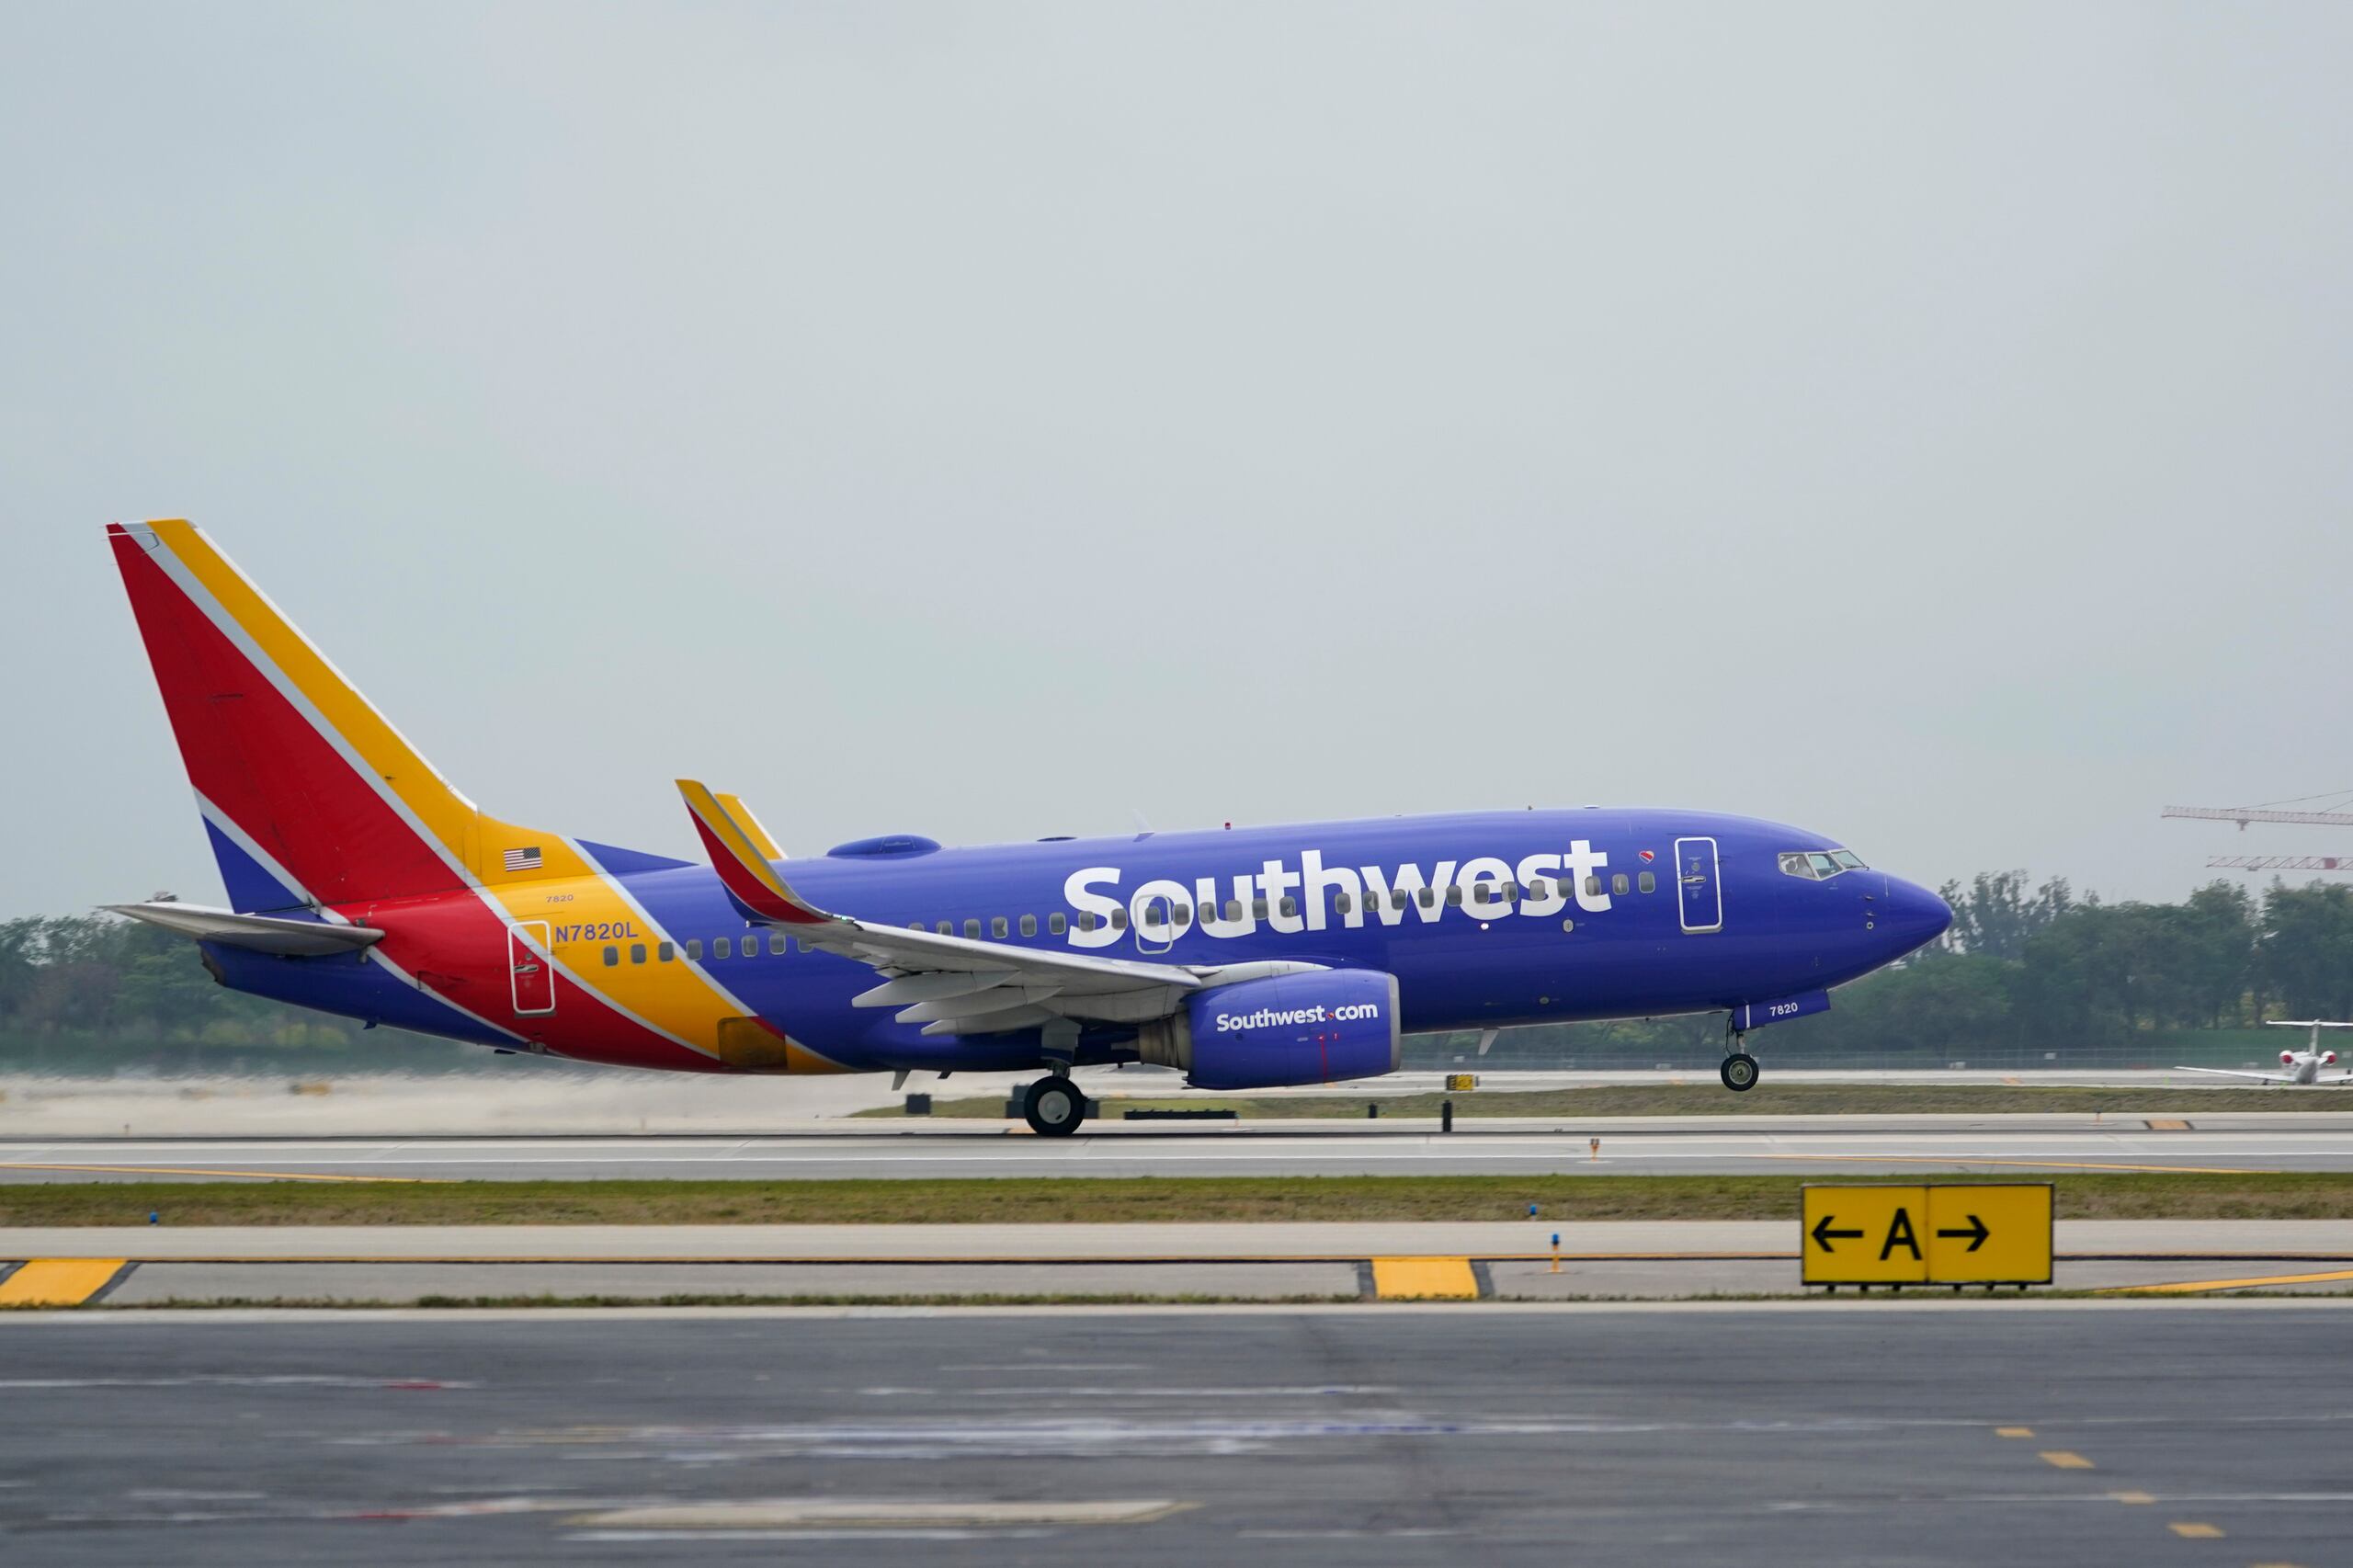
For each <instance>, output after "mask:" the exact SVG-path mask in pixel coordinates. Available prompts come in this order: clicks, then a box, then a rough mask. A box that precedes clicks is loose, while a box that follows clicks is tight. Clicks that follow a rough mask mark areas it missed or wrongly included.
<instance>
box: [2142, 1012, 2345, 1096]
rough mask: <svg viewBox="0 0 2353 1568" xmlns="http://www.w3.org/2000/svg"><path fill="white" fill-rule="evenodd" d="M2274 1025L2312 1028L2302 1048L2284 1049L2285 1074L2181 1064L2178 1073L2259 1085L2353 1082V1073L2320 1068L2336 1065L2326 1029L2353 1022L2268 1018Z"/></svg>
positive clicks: (2282, 1054) (2280, 1058)
mask: <svg viewBox="0 0 2353 1568" xmlns="http://www.w3.org/2000/svg"><path fill="white" fill-rule="evenodd" d="M2264 1021H2265V1022H2266V1023H2268V1024H2269V1025H2270V1026H2271V1027H2272V1028H2280V1029H2310V1030H2311V1031H2312V1035H2311V1037H2310V1038H2309V1039H2308V1040H2306V1041H2305V1042H2304V1043H2305V1045H2306V1047H2307V1049H2305V1050H2302V1051H2281V1052H2280V1053H2279V1065H2280V1066H2282V1067H2285V1068H2286V1069H2288V1071H2286V1072H2285V1073H2247V1072H2242V1071H2240V1070H2239V1069H2237V1068H2234V1067H2177V1068H2175V1069H2174V1071H2175V1072H2177V1073H2210V1074H2213V1075H2214V1076H2215V1077H2218V1078H2252V1079H2254V1080H2255V1081H2256V1083H2258V1084H2353V1073H2339V1074H2336V1076H2335V1077H2334V1078H2324V1077H2322V1076H2321V1075H2320V1070H2321V1069H2322V1068H2324V1067H2334V1066H2336V1052H2335V1051H2323V1050H2322V1049H2321V1048H2320V1031H2321V1030H2323V1029H2353V1023H2347V1024H2333V1023H2328V1022H2325V1021H2324V1020H2323V1019H2320V1018H2267V1019H2265V1020H2264Z"/></svg>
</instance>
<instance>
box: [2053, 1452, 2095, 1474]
mask: <svg viewBox="0 0 2353 1568" xmlns="http://www.w3.org/2000/svg"><path fill="white" fill-rule="evenodd" d="M2039 1457H2040V1459H2041V1460H2042V1462H2043V1463H2045V1464H2047V1465H2055V1466H2056V1467H2058V1468H2059V1469H2061V1470H2097V1469H2098V1468H2099V1467H2098V1466H2097V1465H2095V1464H2093V1463H2092V1461H2091V1460H2087V1459H2086V1458H2084V1456H2083V1455H2081V1454H2079V1453H2076V1452H2075V1451H2074V1450H2073V1449H2043V1450H2042V1452H2041V1454H2040V1456H2039Z"/></svg>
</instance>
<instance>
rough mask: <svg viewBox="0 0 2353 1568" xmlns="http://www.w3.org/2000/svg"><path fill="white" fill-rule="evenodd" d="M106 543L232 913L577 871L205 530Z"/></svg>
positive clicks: (147, 530) (124, 529) (144, 533)
mask: <svg viewBox="0 0 2353 1568" xmlns="http://www.w3.org/2000/svg"><path fill="white" fill-rule="evenodd" d="M107 535H108V544H109V545H111V546H112V548H113V550H114V556H115V563H116V565H117V566H118V567H119V568H120V570H121V572H122V581H123V586H124V587H125V588H126V589H127V590H128V591H129V592H130V595H131V612H132V614H133V615H134V616H136V617H137V619H138V621H139V631H140V635H141V636H142V638H143V639H144V640H145V642H146V644H147V657H148V661H149V662H150V663H151V664H152V665H153V666H154V671H155V684H156V686H157V687H159V688H160V689H161V690H162V693H163V698H164V708H165V712H166V713H167V714H169V715H170V718H171V722H172V733H173V734H174V735H175V737H176V738H177V740H178V742H179V748H180V757H181V760H182V761H183V762H185V763H186V764H187V766H188V782H189V783H191V784H193V785H194V786H195V787H196V796H197V804H198V807H199V810H201V811H202V812H203V813H204V823H205V829H206V831H207V833H208V834H209V835H210V837H211V840H212V851H213V856H214V858H216V859H217V860H218V861H219V862H220V865H221V876H222V881H224V882H226V883H227V884H228V891H229V903H230V905H231V907H232V908H233V909H234V910H236V911H239V912H244V913H250V912H253V911H257V910H270V909H290V908H295V907H298V906H301V905H303V904H310V903H328V904H347V903H361V902H366V901H370V900H381V899H391V898H399V897H404V896H409V895H414V894H420V893H434V892H452V891H455V890H458V889H461V888H466V887H475V886H483V885H488V884H494V883H498V882H506V881H531V880H535V879H538V878H542V877H560V876H566V875H581V874H585V862H584V861H583V859H582V857H581V852H580V851H579V850H578V849H577V848H576V847H575V846H573V845H572V844H571V843H570V841H568V840H566V839H564V838H563V837H562V836H560V835H555V834H551V833H543V832H540V831H538V830H535V829H531V828H526V827H519V826H517V825H516V824H511V823H504V822H500V821H499V820H497V819H496V818H494V817H491V816H487V815H485V814H483V812H481V811H480V810H478V809H477V808H476V807H475V805H474V803H473V802H472V801H469V800H467V799H466V798H465V796H463V795H461V794H460V793H459V792H458V791H457V790H454V789H452V788H451V787H450V785H449V782H448V780H446V779H444V778H442V777H441V775H440V774H438V773H437V772H435V771H434V769H433V767H432V765H431V764H429V763H427V762H426V760H425V758H424V757H423V756H419V755H418V754H417V752H416V749H415V747H414V746H412V745H410V744H409V743H408V741H407V740H406V739H405V738H404V736H403V735H402V734H401V733H400V732H399V731H398V730H396V729H394V728H393V727H392V725H391V724H390V723H389V722H386V720H385V718H384V716H383V715H382V714H381V713H379V712H377V711H376V710H375V709H374V708H373V707H372V706H370V705H369V701H368V699H366V698H364V697H362V696H361V695H360V694H359V692H358V688H357V687H354V686H353V685H352V684H351V682H350V681H349V680H348V679H347V678H346V677H345V676H344V675H343V673H342V672H341V671H340V670H337V669H336V668H335V665H332V664H331V663H329V662H328V661H327V659H326V656H325V655H324V654H323V653H320V652H319V651H318V649H317V648H316V647H314V646H313V644H312V643H311V642H310V640H309V639H307V638H305V637H304V636H303V635H302V634H301V632H300V631H296V630H295V628H294V626H293V624H292V622H290V621H289V620H288V619H286V617H285V615H284V614H283V613H281V612H280V611H279V610H278V607H277V606H276V605H273V604H272V603H270V601H269V599H268V598H267V596H265V595H264V594H263V593H262V592H261V590H260V589H258V588H256V586H255V585H253V583H252V582H251V581H250V580H249V579H248V578H246V576H245V575H244V573H242V572H240V571H238V570H237V568H236V567H235V566H234V565H233V564H232V563H231V562H230V561H229V558H228V557H227V556H226V555H223V554H222V552H221V551H220V550H219V548H218V547H216V546H215V545H214V544H213V543H212V541H211V540H210V539H208V538H206V537H205V535H204V533H203V531H202V530H201V529H199V528H196V527H195V526H194V525H192V524H190V523H188V522H185V521H181V520H177V519H171V520H164V521H156V522H146V523H115V524H111V525H109V526H108V529H107Z"/></svg>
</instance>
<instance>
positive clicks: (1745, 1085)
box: [1718, 1051, 1757, 1095]
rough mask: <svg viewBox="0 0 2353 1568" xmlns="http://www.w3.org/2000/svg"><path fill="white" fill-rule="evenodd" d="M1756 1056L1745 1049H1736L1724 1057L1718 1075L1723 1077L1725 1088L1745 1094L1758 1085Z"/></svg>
mask: <svg viewBox="0 0 2353 1568" xmlns="http://www.w3.org/2000/svg"><path fill="white" fill-rule="evenodd" d="M1756 1073H1757V1067H1756V1058H1755V1057H1754V1056H1751V1055H1749V1054H1748V1052H1746V1051H1733V1053H1732V1054H1731V1055H1730V1056H1727V1057H1725V1058H1724V1064H1723V1066H1722V1068H1721V1069H1720V1070H1719V1074H1718V1075H1719V1076H1721V1077H1722V1079H1723V1081H1724V1087H1725V1088H1727V1089H1730V1090H1731V1091H1732V1092H1733V1094H1736V1095H1745V1094H1746V1093H1747V1092H1748V1091H1749V1090H1751V1089H1753V1088H1755V1087H1756Z"/></svg>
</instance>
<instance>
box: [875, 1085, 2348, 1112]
mask: <svg viewBox="0 0 2353 1568" xmlns="http://www.w3.org/2000/svg"><path fill="white" fill-rule="evenodd" d="M1502 1076H1503V1075H1502V1074H1497V1075H1496V1077H1498V1078H1500V1077H1502ZM1506 1081H1507V1080H1506ZM1489 1082H1490V1083H1491V1084H1492V1083H1494V1082H1495V1078H1491V1079H1490V1080H1489ZM1449 1099H1450V1100H1452V1101H1453V1102H1454V1114H1455V1115H1456V1116H1457V1117H1461V1118H1470V1117H1480V1116H1536V1117H1542V1116H1557V1117H1571V1118H1574V1117H1595V1116H1725V1117H1741V1116H1891V1115H1901V1114H1905V1113H1912V1114H1927V1115H1949V1116H1967V1115H1973V1114H1980V1113H1982V1114H1986V1115H2009V1114H2015V1113H2018V1112H2021V1111H2042V1112H2049V1113H2064V1112H2080V1113H2082V1114H2084V1115H2090V1114H2091V1113H2092V1112H2094V1111H2099V1112H2104V1113H2106V1114H2108V1115H2110V1116H2118V1117H2122V1116H2130V1115H2133V1114H2136V1113H2154V1114H2158V1115H2164V1116H2195V1115H2197V1114H2199V1113H2200V1112H2203V1113H2205V1114H2207V1115H2209V1116H2211V1115H2215V1114H2217V1113H2220V1112H2223V1111H2245V1110H2263V1111H2298V1112H2303V1113H2308V1114H2317V1115H2330V1114H2335V1115H2340V1116H2342V1115H2353V1094H2337V1093H2334V1092H2331V1091H2329V1090H2325V1089H2305V1090H2302V1091H2299V1090H2296V1089H2293V1088H2274V1089H2261V1088H2245V1089H2203V1088H2167V1087H2164V1086H2161V1085H2148V1086H2146V1087H2143V1086H2141V1085H2118V1086H2117V1087H2115V1088H2099V1087H2087V1086H2086V1087H2065V1086H2060V1085H2052V1086H2048V1087H2046V1086H2042V1085H2030V1084H2020V1085H2009V1084H1775V1083H1772V1082H1770V1081H1769V1079H1768V1081H1767V1082H1764V1083H1760V1084H1758V1085H1756V1087H1755V1088H1753V1089H1751V1090H1749V1091H1748V1092H1747V1093H1745V1094H1739V1095H1735V1094H1733V1093H1730V1092H1729V1091H1727V1090H1726V1089H1725V1088H1724V1086H1723V1085H1722V1084H1719V1083H1717V1082H1716V1081H1715V1080H1714V1079H1713V1078H1712V1077H1705V1078H1703V1080H1702V1081H1700V1082H1695V1083H1690V1084H1599V1085H1594V1086H1593V1087H1591V1088H1583V1089H1508V1088H1495V1087H1491V1088H1482V1089H1472V1090H1465V1091H1463V1092H1461V1093H1458V1094H1435V1093H1433V1094H1418V1095H1399V1094H1386V1095H1384V1094H1382V1093H1381V1092H1380V1091H1379V1089H1378V1088H1377V1086H1375V1085H1366V1088H1365V1092H1364V1093H1363V1094H1361V1095H1351V1096H1340V1095H1279V1096H1278V1095H1267V1096H1255V1097H1254V1096H1224V1097H1212V1096H1165V1097H1138V1098H1134V1099H1125V1098H1117V1097H1114V1098H1107V1099H1104V1100H1102V1101H1101V1102H1100V1103H1101V1105H1102V1107H1103V1117H1104V1119H1106V1120H1111V1121H1116V1120H1118V1119H1120V1112H1122V1111H1128V1110H1232V1111H1234V1112H1236V1113H1238V1114H1239V1115H1240V1116H1241V1117H1242V1119H1244V1120H1256V1119H1264V1118H1269V1117H1279V1118H1285V1119H1300V1118H1316V1119H1325V1118H1329V1119H1346V1120H1355V1121H1361V1120H1363V1119H1365V1114H1364V1108H1365V1106H1366V1104H1367V1103H1368V1102H1369V1101H1375V1100H1377V1101H1379V1102H1380V1105H1381V1115H1383V1116H1431V1117H1434V1116H1436V1115H1438V1106H1439V1105H1440V1104H1441V1103H1442V1102H1444V1101H1446V1100H1449ZM931 1114H932V1115H933V1116H936V1117H949V1118H955V1119H967V1120H980V1121H1001V1120H1003V1119H1005V1101H1004V1099H1003V1098H1002V1097H999V1096H985V1097H977V1098H962V1099H952V1100H934V1101H933V1102H932V1107H931ZM858 1115H859V1116H861V1117H902V1116H904V1115H905V1112H904V1110H902V1109H901V1108H899V1107H896V1106H887V1107H883V1108H880V1109H876V1110H863V1111H859V1112H858Z"/></svg>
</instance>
